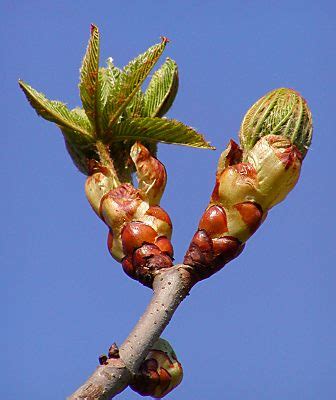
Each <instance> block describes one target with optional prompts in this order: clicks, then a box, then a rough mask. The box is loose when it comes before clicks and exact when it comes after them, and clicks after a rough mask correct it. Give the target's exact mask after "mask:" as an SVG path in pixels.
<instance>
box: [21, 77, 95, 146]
mask: <svg viewBox="0 0 336 400" xmlns="http://www.w3.org/2000/svg"><path fill="white" fill-rule="evenodd" d="M19 85H20V87H21V89H22V90H23V92H24V93H25V95H26V97H27V99H28V101H29V103H30V104H31V106H32V107H33V108H34V109H35V111H36V112H37V114H38V115H40V116H41V117H43V118H44V119H46V120H48V121H51V122H54V123H55V124H57V125H59V126H61V127H64V128H67V129H70V130H71V131H74V132H75V133H76V135H77V136H78V138H79V140H83V141H88V142H89V141H92V139H93V133H92V127H91V124H90V122H89V120H88V118H87V116H86V115H83V114H79V113H78V112H77V111H74V110H72V111H70V110H69V109H68V108H67V106H66V105H65V104H64V103H61V102H60V101H55V100H48V99H47V98H46V97H45V96H44V94H42V93H39V92H37V91H36V90H35V89H33V88H32V87H31V86H29V85H27V84H26V83H24V82H22V81H21V80H20V81H19Z"/></svg>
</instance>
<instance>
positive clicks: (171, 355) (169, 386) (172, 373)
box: [130, 338, 183, 399]
mask: <svg viewBox="0 0 336 400" xmlns="http://www.w3.org/2000/svg"><path fill="white" fill-rule="evenodd" d="M182 378H183V370H182V366H181V364H180V363H179V362H178V360H177V357H176V354H175V352H174V350H173V348H172V347H171V345H170V344H169V342H168V341H167V340H164V339H161V338H160V339H159V340H158V341H157V342H156V343H155V344H154V346H153V347H152V348H151V349H150V350H149V352H148V355H147V357H146V359H145V360H144V362H143V363H142V364H141V366H140V368H139V373H138V374H137V375H136V377H135V379H134V381H133V382H132V384H131V385H130V387H131V389H133V390H134V391H135V392H137V393H139V394H140V395H141V396H151V397H154V398H158V399H161V398H162V397H164V396H166V395H167V394H168V393H169V392H171V391H172V390H173V389H174V388H175V387H176V386H178V385H179V384H180V383H181V381H182Z"/></svg>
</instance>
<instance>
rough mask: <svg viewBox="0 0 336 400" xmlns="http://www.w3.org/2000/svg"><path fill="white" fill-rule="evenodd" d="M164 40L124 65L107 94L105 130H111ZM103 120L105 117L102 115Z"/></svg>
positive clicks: (153, 61)
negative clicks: (106, 123)
mask: <svg viewBox="0 0 336 400" xmlns="http://www.w3.org/2000/svg"><path fill="white" fill-rule="evenodd" d="M165 46H166V42H165V41H162V42H161V43H159V44H156V45H154V46H152V47H150V48H149V49H148V50H147V51H146V52H145V53H143V54H140V55H139V56H138V57H136V58H135V59H134V60H133V61H131V62H130V63H129V64H127V65H126V67H125V68H124V69H123V71H122V73H121V74H120V76H119V77H118V79H117V80H116V82H115V85H114V86H113V88H112V90H111V93H110V94H109V97H108V101H107V103H106V109H105V110H104V115H105V116H107V117H108V125H107V131H108V132H111V130H112V129H113V126H114V125H115V124H116V123H117V122H118V120H119V117H120V116H121V114H122V112H123V111H124V110H125V108H126V107H127V106H128V105H129V103H130V102H131V100H132V99H133V97H134V96H135V95H136V93H137V92H138V90H139V89H140V87H141V85H142V84H143V82H144V80H145V79H146V78H147V76H148V74H149V73H150V71H151V69H152V68H153V67H154V65H155V64H156V62H157V61H158V59H159V58H160V56H161V54H162V52H163V50H164V48H165ZM104 120H105V117H104Z"/></svg>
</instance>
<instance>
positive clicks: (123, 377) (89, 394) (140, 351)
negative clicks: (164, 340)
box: [68, 264, 193, 400]
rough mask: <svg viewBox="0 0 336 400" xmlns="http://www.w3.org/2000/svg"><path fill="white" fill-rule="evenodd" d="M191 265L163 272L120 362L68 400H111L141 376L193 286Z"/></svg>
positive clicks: (103, 370)
mask: <svg viewBox="0 0 336 400" xmlns="http://www.w3.org/2000/svg"><path fill="white" fill-rule="evenodd" d="M189 268H190V267H188V266H187V265H183V264H181V265H175V266H174V267H172V268H169V269H166V270H160V271H159V273H158V274H157V275H156V277H155V279H154V282H153V290H154V294H153V297H152V299H151V302H150V303H149V305H148V306H147V309H146V310H145V312H144V314H143V315H142V317H141V318H140V319H139V321H138V323H137V324H136V325H135V327H134V329H133V330H132V332H131V333H130V334H129V336H128V337H127V339H126V340H125V341H124V343H123V344H122V345H121V346H120V349H119V354H120V358H117V359H113V358H112V359H108V361H107V364H106V365H101V366H99V367H98V368H97V369H96V371H95V372H94V373H93V374H92V375H91V376H90V377H89V378H88V380H87V381H86V382H85V383H84V384H83V385H82V386H81V387H80V388H79V389H77V390H76V392H75V393H73V394H72V395H71V396H70V397H69V398H68V400H79V399H82V400H83V399H86V400H108V399H111V398H113V397H114V396H115V395H117V394H118V393H120V392H122V391H123V390H124V389H125V388H126V387H127V386H128V384H129V383H130V382H131V380H132V377H133V376H134V375H135V374H136V373H137V371H138V368H139V366H140V364H141V362H142V361H143V360H144V358H145V357H146V355H147V353H148V351H149V349H150V348H151V346H152V345H153V344H154V343H155V342H156V341H157V340H158V339H159V337H160V335H161V333H162V332H163V331H164V329H165V328H166V326H167V325H168V323H169V321H170V320H171V318H172V316H173V314H174V312H175V310H176V309H177V307H178V306H179V304H180V303H181V302H182V300H183V299H184V298H185V297H186V296H187V295H188V293H189V291H190V289H191V287H192V285H193V282H192V279H191V275H190V272H189Z"/></svg>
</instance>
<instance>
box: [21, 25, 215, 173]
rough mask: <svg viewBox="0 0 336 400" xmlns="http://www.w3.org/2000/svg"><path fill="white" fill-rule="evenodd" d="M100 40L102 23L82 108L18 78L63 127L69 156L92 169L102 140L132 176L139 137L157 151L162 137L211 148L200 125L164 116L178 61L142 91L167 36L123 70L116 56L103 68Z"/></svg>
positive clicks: (83, 80)
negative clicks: (48, 95) (49, 96)
mask: <svg viewBox="0 0 336 400" xmlns="http://www.w3.org/2000/svg"><path fill="white" fill-rule="evenodd" d="M99 41H100V38H99V31H98V28H97V27H96V26H94V25H92V26H91V36H90V39H89V44H88V47H87V50H86V53H85V56H84V59H83V63H82V67H81V70H80V83H79V90H80V98H81V100H82V104H83V109H80V108H76V109H74V110H69V109H68V108H67V107H66V105H65V104H64V103H61V102H58V101H51V100H48V99H47V98H46V97H45V96H44V95H43V94H42V93H39V92H37V91H36V90H34V89H33V88H32V87H31V86H29V85H27V84H26V83H24V82H22V81H20V82H19V84H20V87H21V88H22V90H23V91H24V93H25V95H26V96H27V99H28V100H29V102H30V104H31V105H32V107H33V108H34V109H35V110H36V112H37V113H38V114H39V115H40V116H42V117H43V118H45V119H47V120H48V121H51V122H54V123H56V124H57V125H58V126H59V127H60V128H61V131H62V133H63V135H64V137H65V141H66V146H67V149H68V151H69V153H70V156H71V157H72V159H73V161H74V163H75V165H76V166H77V167H78V168H79V170H80V171H82V172H84V173H88V171H87V162H88V160H90V159H92V158H94V159H96V160H98V161H99V160H101V157H100V154H99V151H98V150H97V148H96V143H98V142H100V143H103V144H106V145H107V146H109V147H108V151H109V154H110V157H111V163H113V164H114V168H115V169H116V170H117V171H118V174H120V175H125V176H127V177H128V178H127V179H129V177H130V173H131V172H132V168H133V167H130V163H129V160H130V159H129V149H130V147H131V146H132V144H133V143H134V142H135V141H136V140H140V141H143V142H144V144H146V145H148V146H149V148H150V150H151V152H152V153H153V154H155V152H156V143H157V142H163V143H172V144H181V145H186V146H192V147H199V148H212V147H211V146H210V145H209V143H208V142H206V141H205V140H204V138H203V136H202V135H200V134H199V133H197V132H196V130H194V129H192V128H190V127H188V126H186V125H184V124H182V123H181V122H178V121H174V120H167V119H161V118H159V117H162V116H163V115H164V114H165V113H166V112H167V111H168V110H169V108H170V107H171V105H172V103H173V101H174V99H175V96H176V93H177V89H178V71H177V65H176V63H175V62H174V61H173V60H170V59H167V60H166V62H165V63H164V64H163V65H162V67H161V68H160V69H159V70H158V71H157V72H156V73H154V75H153V77H152V79H151V81H150V83H149V86H148V88H147V90H146V91H145V93H143V92H142V90H141V86H142V85H143V83H144V81H145V79H146V78H147V77H148V75H149V73H150V72H151V70H152V68H153V67H154V65H155V64H156V62H157V61H158V59H159V58H160V56H161V55H162V53H163V51H164V49H165V47H166V44H167V42H168V40H167V39H166V38H162V41H161V42H160V43H158V44H156V45H154V46H152V47H150V48H149V49H148V50H147V51H145V52H144V53H142V54H140V55H139V56H138V57H136V58H135V59H134V60H132V61H131V62H130V63H129V64H127V65H126V66H125V67H124V68H123V69H119V68H117V67H116V66H114V64H113V62H112V59H111V58H109V59H108V61H107V66H106V67H104V68H103V67H102V68H99V46H100V43H99ZM118 142H119V143H118ZM105 159H106V157H105ZM123 171H125V174H124V173H123Z"/></svg>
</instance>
